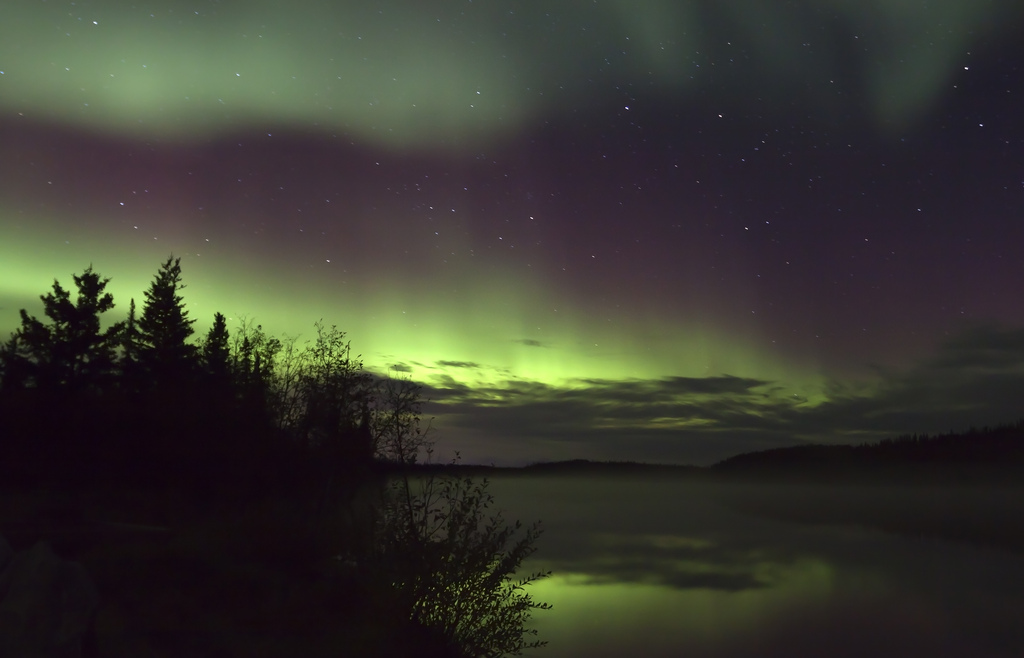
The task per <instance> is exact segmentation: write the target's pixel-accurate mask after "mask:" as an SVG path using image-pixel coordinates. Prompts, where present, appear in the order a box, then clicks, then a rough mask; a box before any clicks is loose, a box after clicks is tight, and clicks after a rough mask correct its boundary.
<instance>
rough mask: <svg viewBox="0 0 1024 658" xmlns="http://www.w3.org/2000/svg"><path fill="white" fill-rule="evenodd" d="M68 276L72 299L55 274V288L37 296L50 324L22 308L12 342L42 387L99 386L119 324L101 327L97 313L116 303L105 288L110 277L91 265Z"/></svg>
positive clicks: (106, 372) (108, 366)
mask: <svg viewBox="0 0 1024 658" xmlns="http://www.w3.org/2000/svg"><path fill="white" fill-rule="evenodd" d="M72 279H73V280H74V282H75V287H76V289H77V292H78V294H77V296H76V298H75V301H74V302H72V300H71V292H70V291H69V290H65V289H64V287H63V286H61V285H60V282H59V281H57V280H56V279H54V281H53V292H51V293H48V294H46V295H42V296H40V299H41V300H42V302H43V312H44V314H45V315H46V317H47V318H49V319H50V323H49V324H45V323H43V322H42V321H40V320H39V319H37V318H36V317H35V316H33V315H29V313H28V312H27V311H26V310H25V309H21V328H20V329H18V331H17V332H16V334H15V336H16V338H15V339H14V340H13V341H12V343H11V344H12V346H13V345H15V344H16V345H17V346H18V347H19V348H20V351H21V353H22V354H23V355H24V356H25V357H26V358H27V359H28V361H29V362H30V363H31V364H32V370H33V371H34V372H33V373H32V374H33V377H32V379H34V381H35V384H36V385H37V386H40V387H52V386H60V387H70V388H78V387H82V386H88V385H100V384H101V383H102V380H103V379H104V378H105V377H106V376H108V375H109V374H110V371H111V369H112V368H113V365H114V347H115V344H116V342H117V336H118V334H119V333H120V332H121V331H122V324H121V323H117V324H115V325H113V326H111V327H109V328H108V329H106V330H105V331H101V328H100V325H101V321H100V315H102V314H103V313H106V312H107V311H109V310H111V309H112V308H114V297H113V295H111V294H110V293H108V292H106V286H107V284H108V283H109V282H110V279H104V278H101V277H100V275H99V274H97V273H96V272H94V271H93V269H92V265H90V266H89V267H88V268H86V270H85V271H84V272H83V273H82V274H81V275H79V276H72Z"/></svg>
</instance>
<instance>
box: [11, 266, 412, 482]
mask: <svg viewBox="0 0 1024 658" xmlns="http://www.w3.org/2000/svg"><path fill="white" fill-rule="evenodd" d="M73 281H74V288H73V289H67V288H65V287H64V286H62V285H61V283H60V282H59V281H57V280H55V281H54V283H53V287H52V290H51V291H50V292H48V293H46V294H44V295H42V296H41V300H42V303H43V316H44V317H43V318H37V317H36V316H34V315H31V314H29V313H28V312H27V311H26V310H24V309H22V310H21V326H20V327H19V328H18V329H17V330H15V331H14V332H13V333H12V334H11V336H10V338H9V339H8V340H7V341H6V342H5V343H4V344H3V346H2V347H0V436H2V444H0V451H2V453H3V457H2V458H0V476H2V478H3V482H5V483H6V486H9V487H19V488H24V487H26V486H29V487H31V486H44V485H45V486H57V487H63V488H68V487H70V488H74V487H91V486H99V487H120V486H129V487H141V488H154V487H169V486H174V487H176V488H178V489H181V490H186V491H188V492H191V493H192V494H194V495H195V496H197V497H199V498H203V497H210V496H213V495H219V494H226V495H230V494H232V493H234V495H239V496H241V495H253V494H254V493H257V492H262V493H263V494H271V493H273V492H274V491H279V490H281V489H282V488H287V489H289V490H291V491H295V490H296V489H301V488H303V487H308V486H310V484H311V483H317V486H321V487H323V486H336V485H338V484H339V483H343V482H346V481H349V482H354V481H357V480H358V479H359V478H358V477H357V474H359V473H365V472H366V471H367V469H370V468H372V467H373V465H374V464H375V463H377V461H379V460H381V459H386V460H391V461H399V462H403V461H405V462H411V461H415V459H416V456H417V455H416V454H415V449H418V448H419V447H420V446H419V444H416V442H414V441H411V437H410V436H409V434H410V433H411V432H413V431H414V427H413V425H414V423H418V420H419V405H420V399H419V393H418V388H417V387H416V386H415V385H413V384H412V382H409V381H406V380H391V379H388V378H382V377H378V376H373V375H371V374H370V373H368V372H366V371H365V370H364V369H363V363H362V361H361V358H360V357H359V356H358V355H355V354H353V353H352V350H351V347H350V343H349V342H348V340H347V339H346V336H345V333H344V332H343V331H340V330H339V329H338V328H337V327H335V326H327V325H326V324H324V323H323V322H322V321H320V322H317V323H316V324H315V325H314V334H313V336H312V338H311V339H309V340H307V341H306V342H304V343H302V344H299V343H298V341H297V340H296V339H280V338H277V337H274V336H271V335H269V334H267V333H266V332H265V331H264V330H263V328H262V326H261V325H259V324H255V323H253V322H252V321H250V320H244V319H243V320H242V321H241V322H240V324H239V326H238V327H236V328H233V329H229V327H228V325H227V320H226V318H225V316H224V315H223V314H221V313H216V314H215V315H214V317H213V321H212V325H211V326H210V329H209V330H208V331H207V332H206V334H205V335H203V336H201V337H198V339H196V338H197V337H196V336H195V332H194V328H193V325H194V323H195V320H194V319H193V318H191V317H190V316H189V312H188V310H187V309H186V307H185V304H184V299H183V296H182V291H183V290H184V288H185V285H184V283H183V281H182V276H181V262H180V258H174V257H173V256H172V257H169V258H168V259H167V260H166V261H165V262H164V263H163V264H162V265H160V267H159V270H158V271H157V273H156V275H155V277H154V278H153V280H152V282H151V283H150V285H149V287H148V288H147V289H146V290H145V291H144V296H143V302H142V306H141V309H139V308H137V307H136V304H135V300H134V298H133V299H132V300H131V301H130V302H129V305H128V312H127V317H125V318H124V319H121V320H117V321H114V322H109V321H107V318H109V316H110V315H111V312H112V311H113V309H114V308H115V303H114V298H113V295H111V294H110V293H109V292H107V285H108V283H109V279H107V278H103V277H101V276H100V275H99V274H98V273H97V272H95V271H94V270H93V268H92V266H90V267H88V268H86V270H85V271H84V272H82V273H81V274H79V275H75V276H73ZM417 431H418V430H417ZM412 446H414V447H412ZM410 450H412V452H410ZM396 451H397V452H396ZM403 451H404V453H403ZM375 458H377V460H375Z"/></svg>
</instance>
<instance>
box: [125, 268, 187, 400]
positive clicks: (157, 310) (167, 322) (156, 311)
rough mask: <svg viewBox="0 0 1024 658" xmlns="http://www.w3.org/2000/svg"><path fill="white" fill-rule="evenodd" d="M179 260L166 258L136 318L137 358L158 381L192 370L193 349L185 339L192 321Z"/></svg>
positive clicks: (173, 377)
mask: <svg viewBox="0 0 1024 658" xmlns="http://www.w3.org/2000/svg"><path fill="white" fill-rule="evenodd" d="M184 288H185V284H183V283H182V282H181V259H180V258H174V257H173V256H170V257H168V259H167V261H166V262H164V263H163V264H162V265H161V266H160V269H159V271H158V272H157V273H156V277H155V278H154V279H153V282H152V283H151V284H150V286H149V289H148V290H146V292H145V297H146V300H145V302H144V303H143V305H142V315H141V316H140V317H139V322H138V328H139V359H140V361H141V363H142V364H143V365H144V366H145V367H146V368H147V369H148V370H149V372H150V374H151V375H152V376H153V377H154V378H156V380H157V382H158V383H159V382H161V381H171V380H179V379H181V378H182V377H184V376H185V375H187V374H188V373H189V371H190V370H192V368H193V366H194V365H195V360H196V349H195V347H194V346H193V345H190V344H188V343H187V342H186V341H187V340H188V338H189V337H190V336H191V335H192V331H193V330H192V323H193V322H195V320H190V319H189V317H188V311H187V310H185V306H184V303H183V300H182V297H181V294H180V292H181V291H182V290H183V289H184Z"/></svg>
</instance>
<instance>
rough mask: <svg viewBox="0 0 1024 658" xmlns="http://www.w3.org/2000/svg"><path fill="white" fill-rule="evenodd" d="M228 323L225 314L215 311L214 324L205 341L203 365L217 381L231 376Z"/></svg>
mask: <svg viewBox="0 0 1024 658" xmlns="http://www.w3.org/2000/svg"><path fill="white" fill-rule="evenodd" d="M229 339H230V334H229V333H228V324H227V320H226V319H225V317H224V315H223V314H221V313H214V315H213V326H212V327H210V330H209V331H208V332H207V333H206V340H205V341H204V342H203V366H204V368H205V369H206V372H207V374H209V375H210V376H211V377H212V378H213V379H214V380H215V381H217V382H222V381H226V380H227V379H228V378H229V376H230V367H231V344H230V342H229Z"/></svg>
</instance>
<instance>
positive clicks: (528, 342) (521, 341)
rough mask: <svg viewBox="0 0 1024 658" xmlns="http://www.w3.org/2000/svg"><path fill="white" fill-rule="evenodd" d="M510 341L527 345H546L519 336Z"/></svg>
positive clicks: (545, 345)
mask: <svg viewBox="0 0 1024 658" xmlns="http://www.w3.org/2000/svg"><path fill="white" fill-rule="evenodd" d="M512 342H513V343H519V344H520V345H525V346H527V347H548V345H547V344H546V343H542V342H541V341H539V340H534V339H532V338H519V339H517V340H514V341H512Z"/></svg>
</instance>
